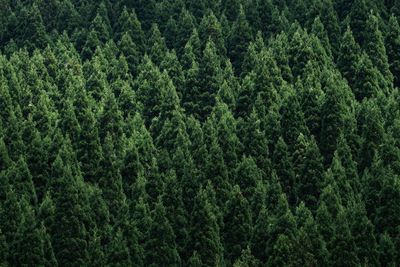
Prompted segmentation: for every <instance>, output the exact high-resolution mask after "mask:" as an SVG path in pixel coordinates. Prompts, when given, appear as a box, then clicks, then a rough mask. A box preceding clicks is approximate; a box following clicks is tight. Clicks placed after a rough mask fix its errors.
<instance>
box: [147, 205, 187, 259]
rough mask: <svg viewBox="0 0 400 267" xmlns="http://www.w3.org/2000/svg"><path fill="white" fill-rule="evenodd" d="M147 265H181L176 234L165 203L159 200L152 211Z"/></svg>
mask: <svg viewBox="0 0 400 267" xmlns="http://www.w3.org/2000/svg"><path fill="white" fill-rule="evenodd" d="M145 253H146V265H147V266H160V265H168V266H180V263H181V259H180V257H179V254H178V251H177V248H176V243H175V234H174V232H173V230H172V227H171V225H170V223H169V221H168V219H167V217H166V211H165V208H164V205H163V203H162V202H161V201H159V202H158V203H157V204H156V206H155V209H154V211H153V212H152V223H151V225H150V228H149V239H148V240H147V241H146V244H145Z"/></svg>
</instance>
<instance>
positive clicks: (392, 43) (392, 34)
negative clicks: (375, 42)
mask: <svg viewBox="0 0 400 267" xmlns="http://www.w3.org/2000/svg"><path fill="white" fill-rule="evenodd" d="M399 35H400V26H399V23H398V19H397V18H396V17H395V16H391V17H390V19H389V26H388V34H387V36H386V41H385V45H386V52H387V56H388V60H389V68H390V71H391V72H392V74H393V76H394V85H395V86H396V87H399V86H400V77H399V75H398V73H399V72H400V65H399V64H400V58H399V53H398V52H397V51H399V49H400V48H399V47H400V38H399Z"/></svg>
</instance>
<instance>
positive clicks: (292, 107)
mask: <svg viewBox="0 0 400 267" xmlns="http://www.w3.org/2000/svg"><path fill="white" fill-rule="evenodd" d="M280 114H281V126H282V137H283V139H284V140H285V142H286V144H287V145H288V146H289V150H291V151H293V149H294V144H295V143H296V140H297V138H298V137H299V135H300V134H303V135H305V134H308V130H307V127H306V125H305V121H304V113H303V111H302V110H301V107H300V104H299V101H298V97H297V95H295V94H291V95H290V96H289V97H288V98H287V99H285V100H284V102H283V104H282V107H281V109H280Z"/></svg>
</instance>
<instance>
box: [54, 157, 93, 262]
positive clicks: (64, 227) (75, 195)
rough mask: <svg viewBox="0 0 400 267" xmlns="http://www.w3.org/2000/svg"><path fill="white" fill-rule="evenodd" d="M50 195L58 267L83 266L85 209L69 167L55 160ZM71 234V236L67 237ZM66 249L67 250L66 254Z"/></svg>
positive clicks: (85, 252) (59, 158) (78, 184)
mask: <svg viewBox="0 0 400 267" xmlns="http://www.w3.org/2000/svg"><path fill="white" fill-rule="evenodd" d="M52 177H53V183H52V191H53V194H54V203H55V214H54V221H55V222H57V224H55V225H53V226H52V229H51V235H52V244H53V249H54V253H55V256H56V259H57V262H58V264H59V265H82V264H86V262H87V259H88V254H87V242H86V238H87V232H86V229H85V227H84V222H83V221H84V217H85V215H84V207H83V204H84V203H82V202H81V201H82V199H81V198H80V195H81V194H80V188H79V187H80V186H82V185H80V183H79V182H78V181H77V178H76V177H73V176H72V173H71V167H70V166H69V165H66V164H65V163H64V162H63V160H62V159H61V156H60V155H59V156H57V158H56V160H55V162H54V164H53V167H52ZM70 233H71V234H70ZM66 248H68V250H66Z"/></svg>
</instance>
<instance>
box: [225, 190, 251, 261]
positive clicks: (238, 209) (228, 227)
mask: <svg viewBox="0 0 400 267" xmlns="http://www.w3.org/2000/svg"><path fill="white" fill-rule="evenodd" d="M226 209H227V211H226V212H225V218H224V230H223V232H224V242H225V246H224V248H225V255H226V260H227V261H231V262H233V261H234V260H235V259H236V258H238V257H239V256H240V254H241V252H242V250H243V249H245V248H246V247H247V245H248V244H249V243H248V242H249V239H250V233H251V230H252V222H251V217H252V216H251V213H250V206H249V203H248V201H247V200H246V198H245V197H244V196H243V195H242V193H241V191H240V187H239V186H234V188H233V190H232V192H231V196H230V199H229V200H228V202H227V204H226Z"/></svg>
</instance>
